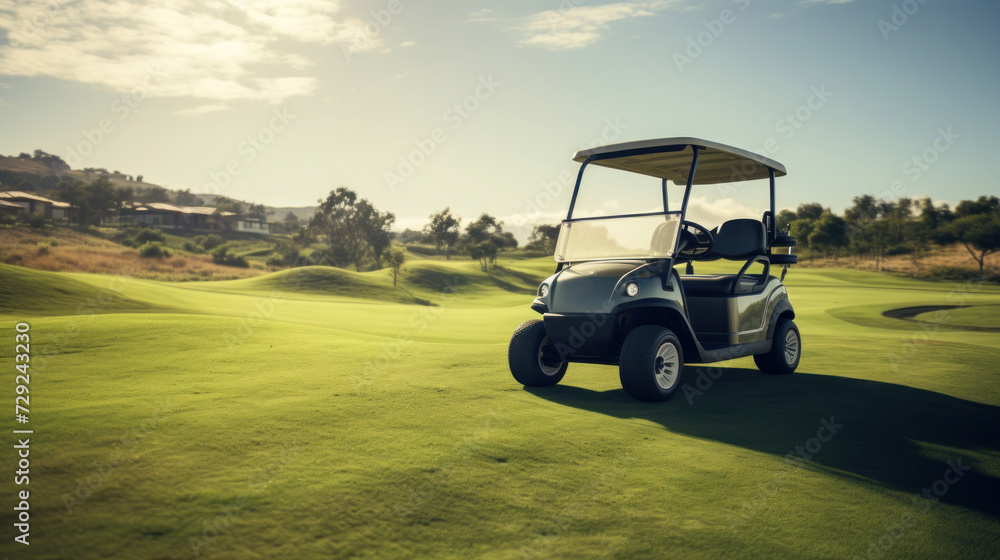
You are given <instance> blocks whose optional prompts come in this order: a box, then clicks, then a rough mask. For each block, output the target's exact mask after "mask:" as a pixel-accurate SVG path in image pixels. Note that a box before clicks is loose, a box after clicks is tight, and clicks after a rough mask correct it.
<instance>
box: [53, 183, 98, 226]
mask: <svg viewBox="0 0 1000 560" xmlns="http://www.w3.org/2000/svg"><path fill="white" fill-rule="evenodd" d="M56 194H57V196H58V197H59V199H60V200H62V201H63V202H68V203H69V204H70V205H72V206H73V207H75V208H76V221H77V223H78V224H81V225H85V224H89V223H90V222H91V213H92V210H91V207H90V199H89V197H88V196H87V187H86V186H85V185H84V184H83V183H82V182H80V181H78V180H76V179H63V180H62V181H59V183H57V184H56Z"/></svg>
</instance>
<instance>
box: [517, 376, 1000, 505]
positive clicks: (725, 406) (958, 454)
mask: <svg viewBox="0 0 1000 560" xmlns="http://www.w3.org/2000/svg"><path fill="white" fill-rule="evenodd" d="M709 374H711V376H709ZM699 378H701V384H700V386H699V385H697V384H696V383H697V381H698V380H699ZM712 378H715V379H712ZM684 384H686V385H688V387H689V390H685V389H684V387H683V386H682V387H681V390H678V391H677V394H675V395H674V397H673V398H672V399H671V400H670V401H669V402H667V403H664V404H650V403H638V402H636V401H635V400H633V399H631V398H629V397H628V395H626V394H625V392H624V391H622V390H620V389H616V390H609V391H593V390H590V389H586V388H582V387H573V386H567V385H557V386H553V387H545V388H526V390H527V391H529V392H531V393H532V394H534V395H537V396H539V397H541V398H544V399H547V400H549V401H552V402H554V403H558V404H561V405H565V406H572V407H574V408H579V409H581V410H589V411H592V412H597V413H600V414H606V415H608V416H612V417H616V418H642V419H644V420H649V421H652V422H656V423H658V424H660V425H662V426H663V427H664V428H666V429H667V430H669V431H671V432H675V433H679V434H685V435H689V436H692V437H697V438H704V439H709V440H714V441H718V442H721V443H726V444H730V445H737V446H740V447H743V448H745V449H750V450H754V451H759V452H764V453H770V454H773V455H776V456H778V457H784V456H785V455H787V454H788V453H789V452H791V451H793V450H795V448H796V447H797V446H798V447H800V448H803V447H804V446H805V445H806V443H807V442H808V441H809V440H810V439H811V438H815V437H816V436H817V430H818V429H819V428H820V427H821V426H822V423H821V420H822V419H826V420H829V419H830V418H831V417H833V418H834V421H835V422H836V423H837V424H842V425H843V426H844V427H843V428H842V429H840V430H839V431H838V433H837V434H836V435H835V436H833V437H832V439H830V440H829V441H828V442H826V443H823V444H822V447H821V448H820V449H819V451H818V452H816V453H815V454H814V455H812V459H811V460H810V461H808V463H807V464H809V468H818V469H819V470H822V471H824V472H827V473H830V474H834V475H837V476H844V477H848V478H850V479H851V480H855V481H857V480H859V479H861V480H865V481H866V482H868V483H874V484H877V485H885V486H886V487H887V488H889V489H892V490H897V491H901V492H905V493H908V494H917V493H921V492H922V491H923V489H924V488H928V489H930V488H931V487H932V485H933V484H934V483H935V482H936V481H939V480H942V479H943V478H944V475H945V473H946V471H948V470H949V469H950V467H949V464H948V462H949V461H952V462H955V461H957V460H958V459H959V458H961V464H962V465H963V466H969V467H972V470H970V471H966V472H965V473H964V475H963V476H962V477H961V478H960V479H958V481H957V482H955V483H954V484H951V485H949V486H948V489H947V493H945V494H944V495H943V496H942V497H941V498H940V501H941V502H943V503H947V504H952V505H956V506H960V507H964V508H968V509H972V510H976V511H978V512H981V513H984V514H987V515H989V516H992V517H994V518H1000V502H998V500H997V496H1000V479H998V478H997V477H994V476H991V475H989V474H985V473H984V472H982V471H983V470H984V469H983V468H982V466H980V465H978V464H977V459H976V457H977V456H978V457H982V456H983V455H992V456H993V457H996V456H997V455H998V454H1000V435H998V432H997V430H998V427H1000V407H996V406H990V405H984V404H980V403H975V402H971V401H967V400H963V399H959V398H955V397H950V396H947V395H943V394H941V393H935V392H933V391H927V390H924V389H916V388H913V387H908V386H904V385H896V384H892V383H883V382H878V381H868V380H862V379H851V378H847V377H837V376H830V375H818V374H802V373H799V374H795V375H791V376H767V375H763V374H760V373H759V372H757V371H755V370H751V369H743V368H707V367H693V366H688V367H687V368H686V371H685V379H684ZM691 390H695V391H697V392H692V391H691ZM825 434H826V432H824V435H825ZM916 442H921V443H923V444H925V448H924V449H923V450H922V449H921V447H920V446H918V444H917V443H916ZM814 444H815V442H814ZM928 444H929V446H930V447H931V448H935V447H936V448H937V449H936V450H935V453H934V455H935V456H934V457H929V456H928V454H927V451H926V446H927V445H928ZM814 448H815V446H814ZM949 478H952V479H954V475H949ZM940 488H941V486H940V484H939V489H940ZM932 495H933V494H932Z"/></svg>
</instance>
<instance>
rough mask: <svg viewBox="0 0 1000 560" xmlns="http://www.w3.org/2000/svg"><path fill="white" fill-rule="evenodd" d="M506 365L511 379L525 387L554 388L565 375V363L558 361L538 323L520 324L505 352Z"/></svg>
mask: <svg viewBox="0 0 1000 560" xmlns="http://www.w3.org/2000/svg"><path fill="white" fill-rule="evenodd" d="M507 364H508V365H509V366H510V373H511V374H513V375H514V379H516V380H517V382H518V383H520V384H522V385H526V386H528V387H548V386H549V385H555V384H556V383H559V381H560V380H561V379H562V378H563V376H564V375H566V367H567V365H568V364H567V363H566V362H564V361H562V360H561V359H560V358H559V355H558V354H557V353H556V350H555V347H553V346H552V344H550V343H549V338H548V336H546V334H545V324H544V323H543V322H541V321H539V320H537V319H536V320H534V321H525V322H523V323H521V324H520V325H519V326H518V327H517V329H516V330H514V334H513V336H511V337H510V346H508V348H507Z"/></svg>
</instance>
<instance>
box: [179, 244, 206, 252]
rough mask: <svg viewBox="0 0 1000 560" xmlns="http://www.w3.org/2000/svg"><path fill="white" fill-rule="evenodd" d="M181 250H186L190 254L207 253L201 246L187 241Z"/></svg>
mask: <svg viewBox="0 0 1000 560" xmlns="http://www.w3.org/2000/svg"><path fill="white" fill-rule="evenodd" d="M181 249H184V250H185V251H187V252H189V253H204V252H205V249H204V248H203V247H202V246H201V245H198V244H196V243H192V242H190V241H185V242H184V244H183V245H181Z"/></svg>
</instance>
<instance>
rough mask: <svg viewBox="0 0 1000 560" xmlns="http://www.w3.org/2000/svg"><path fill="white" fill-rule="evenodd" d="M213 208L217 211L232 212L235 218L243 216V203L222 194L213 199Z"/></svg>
mask: <svg viewBox="0 0 1000 560" xmlns="http://www.w3.org/2000/svg"><path fill="white" fill-rule="evenodd" d="M215 210H216V211H217V212H220V213H221V212H232V213H233V214H235V215H236V217H237V218H242V217H243V216H244V212H243V204H242V203H241V202H239V201H238V200H233V199H231V198H227V197H224V196H220V197H217V198H216V199H215Z"/></svg>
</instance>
